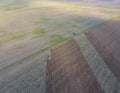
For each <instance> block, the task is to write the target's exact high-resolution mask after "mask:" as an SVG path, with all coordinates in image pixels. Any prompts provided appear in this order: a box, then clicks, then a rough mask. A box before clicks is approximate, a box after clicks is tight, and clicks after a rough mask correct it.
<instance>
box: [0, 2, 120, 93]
mask: <svg viewBox="0 0 120 93" xmlns="http://www.w3.org/2000/svg"><path fill="white" fill-rule="evenodd" d="M119 16H120V8H118V7H115V6H100V5H98V6H96V5H92V4H82V3H81V4H80V3H78V4H77V3H71V2H55V1H42V0H41V1H35V0H33V1H32V0H31V1H26V2H9V3H8V2H7V3H5V2H2V3H0V93H45V92H46V81H45V79H46V78H45V77H46V76H45V75H46V60H47V56H48V54H50V51H49V50H50V49H51V48H52V47H54V46H56V45H58V44H60V43H62V42H64V41H67V40H69V39H71V38H74V37H75V38H76V37H78V36H79V37H80V36H81V35H82V33H84V32H88V31H90V30H91V29H93V28H95V27H98V26H100V25H102V24H104V23H106V22H108V21H109V20H111V19H113V18H116V17H117V18H119ZM73 33H76V34H75V35H73Z"/></svg>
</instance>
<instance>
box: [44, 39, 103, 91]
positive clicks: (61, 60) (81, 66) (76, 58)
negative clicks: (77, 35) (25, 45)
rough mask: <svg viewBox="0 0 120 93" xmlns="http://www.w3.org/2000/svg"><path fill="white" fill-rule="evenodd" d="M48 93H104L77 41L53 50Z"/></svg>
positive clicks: (71, 41)
mask: <svg viewBox="0 0 120 93" xmlns="http://www.w3.org/2000/svg"><path fill="white" fill-rule="evenodd" d="M51 55H52V61H51V62H48V64H47V75H46V80H47V81H46V86H47V93H103V91H102V89H101V87H100V86H99V84H98V82H97V80H96V78H95V76H94V75H93V73H92V71H91V69H90V67H89V65H88V63H87V62H86V61H85V59H84V56H83V55H82V53H81V52H80V48H79V46H78V44H77V43H76V41H75V40H73V39H72V40H70V41H68V42H66V43H62V44H61V45H58V46H57V47H55V48H53V49H51Z"/></svg>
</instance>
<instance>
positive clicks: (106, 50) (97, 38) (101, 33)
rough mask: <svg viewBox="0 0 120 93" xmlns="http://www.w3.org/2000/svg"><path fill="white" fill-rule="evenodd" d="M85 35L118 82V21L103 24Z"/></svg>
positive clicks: (119, 50)
mask: <svg viewBox="0 0 120 93" xmlns="http://www.w3.org/2000/svg"><path fill="white" fill-rule="evenodd" d="M86 35H87V37H88V39H89V40H90V41H91V43H92V44H93V45H94V46H95V48H96V49H97V51H98V52H99V54H100V55H101V57H102V58H103V59H104V61H105V63H106V64H107V65H108V67H109V68H110V69H111V71H112V72H113V73H114V75H115V76H116V78H117V79H118V80H119V81H120V19H115V20H112V21H110V22H108V23H105V24H104V25H102V26H101V27H99V28H96V29H93V31H91V32H88V33H86Z"/></svg>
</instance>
